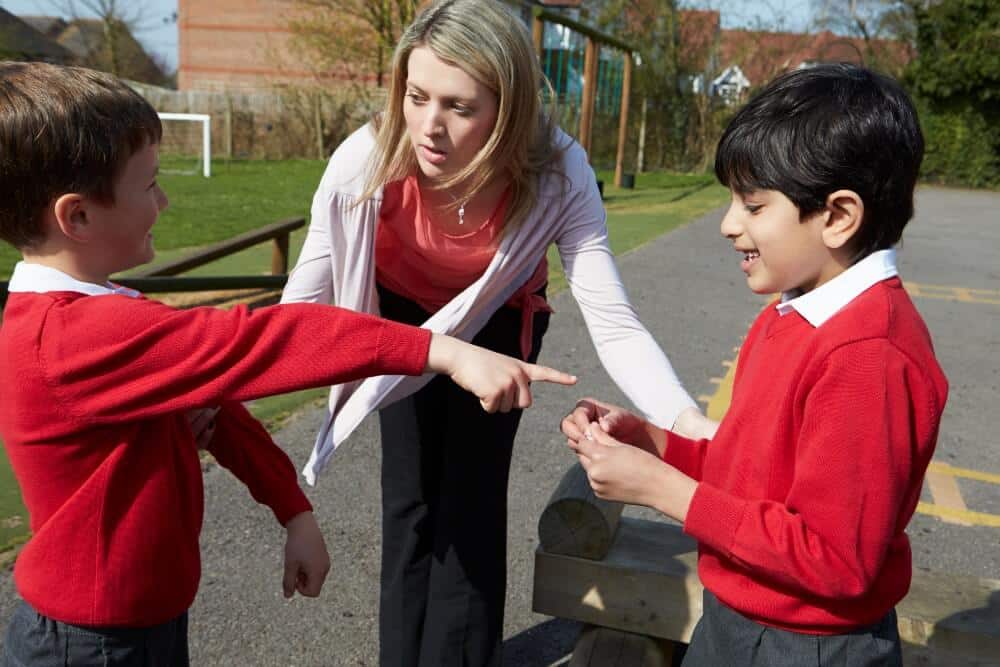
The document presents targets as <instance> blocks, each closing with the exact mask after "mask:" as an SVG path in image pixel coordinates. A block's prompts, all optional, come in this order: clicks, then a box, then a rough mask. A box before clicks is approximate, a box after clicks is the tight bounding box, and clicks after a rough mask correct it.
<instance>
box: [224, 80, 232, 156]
mask: <svg viewBox="0 0 1000 667" xmlns="http://www.w3.org/2000/svg"><path fill="white" fill-rule="evenodd" d="M225 120H226V137H225V140H226V159H227V160H232V159H233V96H232V95H228V94H227V95H226V112H225Z"/></svg>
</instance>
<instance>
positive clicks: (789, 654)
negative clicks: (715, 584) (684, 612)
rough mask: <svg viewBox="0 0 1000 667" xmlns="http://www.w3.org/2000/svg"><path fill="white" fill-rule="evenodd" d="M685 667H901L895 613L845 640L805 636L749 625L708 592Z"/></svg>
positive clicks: (848, 634) (851, 633) (846, 637)
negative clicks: (722, 666) (723, 666)
mask: <svg viewBox="0 0 1000 667" xmlns="http://www.w3.org/2000/svg"><path fill="white" fill-rule="evenodd" d="M703 607H704V609H703V611H702V616H701V620H700V621H699V622H698V625H696V626H695V628H694V634H693V635H692V636H691V644H690V645H689V646H688V649H687V653H685V654H684V662H683V663H682V666H683V667H719V666H721V665H725V666H726V667H744V666H745V667H751V666H753V667H813V666H816V667H819V666H822V667H834V666H836V667H875V666H876V665H878V666H879V667H881V666H883V665H884V666H887V667H888V666H890V665H891V666H892V667H901V665H902V664H903V658H902V654H901V648H900V644H899V631H898V629H897V628H896V610H895V609H894V610H892V611H890V612H889V613H888V614H886V615H885V617H884V618H883V619H882V620H881V621H879V622H878V623H876V624H875V625H871V626H868V627H865V628H859V629H858V630H854V631H853V632H849V633H846V634H842V635H827V636H822V635H807V634H803V633H799V632H789V631H787V630H779V629H777V628H770V627H767V626H764V625H761V624H759V623H755V622H754V621H751V620H750V619H749V618H746V617H745V616H743V615H742V614H740V613H738V612H736V611H735V610H733V609H730V608H729V607H727V606H726V605H724V604H722V603H721V602H719V600H718V598H716V597H715V595H713V594H712V593H711V592H710V591H709V590H708V589H705V595H704V603H703Z"/></svg>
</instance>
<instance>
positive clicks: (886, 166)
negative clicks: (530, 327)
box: [562, 65, 948, 667]
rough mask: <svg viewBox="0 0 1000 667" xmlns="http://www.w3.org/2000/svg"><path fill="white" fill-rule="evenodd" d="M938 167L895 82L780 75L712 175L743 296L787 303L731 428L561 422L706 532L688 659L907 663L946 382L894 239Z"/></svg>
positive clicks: (612, 466)
mask: <svg viewBox="0 0 1000 667" xmlns="http://www.w3.org/2000/svg"><path fill="white" fill-rule="evenodd" d="M922 155H923V139H922V136H921V134H920V129H919V126H918V123H917V117H916V113H915V111H914V109H913V106H912V104H911V103H910V101H909V99H908V98H907V96H906V94H905V93H904V92H903V91H902V89H901V88H900V87H899V85H898V84H896V83H895V82H894V81H892V80H891V79H888V78H887V77H884V76H881V75H878V74H875V73H873V72H870V71H868V70H865V69H862V68H858V67H854V66H851V65H824V66H818V67H815V68H812V69H807V70H800V71H796V72H793V73H790V74H787V75H784V76H782V77H780V78H778V79H777V80H775V81H774V82H773V83H771V84H770V85H768V86H767V87H766V88H765V89H764V90H763V91H762V92H761V93H760V94H759V95H758V96H756V97H755V98H754V99H752V100H751V101H750V102H749V103H748V104H747V105H746V106H745V107H744V108H743V109H741V110H740V111H739V112H738V113H737V114H736V116H735V117H734V118H733V120H732V121H731V122H730V124H729V126H728V127H727V128H726V131H725V133H724V134H723V136H722V139H721V141H720V143H719V149H718V153H717V155H716V163H715V168H716V174H717V176H718V178H719V180H720V181H721V182H722V183H723V185H726V186H728V187H729V188H730V190H731V191H732V198H733V201H732V205H731V206H730V208H729V211H728V212H727V213H726V215H725V217H724V219H723V221H722V234H723V235H724V236H725V237H726V238H728V239H729V240H731V241H732V242H733V245H734V247H735V249H736V251H737V252H739V253H741V254H742V255H743V259H742V262H741V268H742V269H743V271H744V272H745V273H746V275H747V284H748V285H749V286H750V289H751V290H753V291H754V292H757V293H760V294H769V293H775V292H780V293H782V295H783V296H782V299H781V302H780V303H779V304H778V305H777V306H772V307H768V308H767V309H765V311H764V312H763V313H762V314H761V315H760V316H759V317H758V318H757V320H756V322H755V323H754V324H753V326H752V327H751V329H750V332H749V334H748V335H747V338H746V341H745V343H744V345H743V348H742V350H741V353H740V360H739V365H738V367H737V370H736V376H735V384H734V387H733V396H732V403H731V405H730V408H729V411H728V412H727V413H726V416H725V418H724V419H723V420H722V422H721V424H720V425H719V428H718V431H717V432H716V434H715V436H714V437H713V438H712V439H711V440H701V441H692V440H688V439H686V438H683V437H680V436H678V435H676V434H674V433H671V432H669V431H662V430H659V429H656V428H655V427H654V426H652V425H650V424H648V423H647V422H645V421H644V420H642V419H641V418H640V417H637V416H635V415H633V414H632V413H630V412H628V411H625V410H623V409H621V408H616V407H614V406H609V405H606V404H603V403H600V402H598V401H594V400H593V399H590V400H585V401H581V403H580V404H579V405H578V407H577V408H576V409H575V410H574V411H573V413H571V414H570V415H568V416H567V417H566V419H564V420H563V425H562V428H563V432H564V433H565V434H566V436H567V437H568V438H569V444H570V446H571V447H572V448H573V449H574V450H575V451H576V452H577V454H578V457H579V459H580V461H581V463H582V464H583V466H584V467H585V468H586V469H587V473H588V476H589V478H590V483H591V486H592V487H593V488H594V491H595V492H596V493H597V495H598V496H601V497H604V498H610V499H615V500H620V501H623V502H629V503H635V504H641V505H647V506H650V507H653V508H655V509H658V510H660V511H661V512H663V513H664V514H667V515H668V516H671V517H673V518H675V519H677V520H679V521H681V522H683V524H684V530H685V532H687V533H688V534H690V535H692V536H694V537H695V538H696V539H697V540H698V545H699V549H698V551H699V556H698V573H699V575H700V577H701V580H702V583H703V584H704V585H705V594H704V613H703V616H702V618H701V621H700V622H699V623H698V625H697V627H696V628H695V631H694V634H693V636H692V638H691V644H690V646H689V648H688V651H687V654H686V656H685V659H684V664H685V665H689V666H690V665H727V666H735V665H767V666H769V667H770V666H775V665H834V664H836V665H874V664H879V665H882V664H895V665H898V664H900V663H901V655H900V643H899V635H898V631H897V628H896V616H895V611H894V607H895V605H896V603H897V602H899V600H900V599H902V598H903V596H904V595H905V594H906V592H907V590H908V588H909V585H910V576H911V554H910V545H909V540H908V538H907V536H906V533H905V532H904V531H905V528H906V524H907V523H908V522H909V520H910V517H911V516H912V515H913V512H914V509H915V508H916V505H917V501H918V500H919V496H920V489H921V485H922V482H923V476H924V472H925V470H926V468H927V465H928V463H929V462H930V459H931V455H932V454H933V451H934V445H935V442H936V440H937V432H938V425H939V423H940V418H941V413H942V410H943V409H944V404H945V399H946V396H947V390H948V388H947V382H946V380H945V377H944V375H943V373H942V372H941V368H940V367H939V365H938V363H937V361H936V359H935V357H934V350H933V348H932V346H931V339H930V336H929V334H928V332H927V328H926V326H925V325H924V322H923V320H922V319H921V317H920V315H919V313H917V310H916V308H914V306H913V304H912V302H911V301H910V299H909V298H908V296H907V294H906V292H905V291H904V290H903V286H902V283H901V282H900V279H899V277H898V275H897V272H896V265H895V252H896V251H895V250H894V249H893V246H894V245H895V244H896V243H897V242H898V241H899V239H900V235H901V233H902V230H903V227H904V226H905V224H906V223H907V221H908V220H909V219H910V217H911V216H912V214H913V188H914V184H915V182H916V178H917V173H918V170H919V167H920V161H921V158H922ZM622 442H625V443H628V444H630V445H633V446H631V447H628V446H621V445H622Z"/></svg>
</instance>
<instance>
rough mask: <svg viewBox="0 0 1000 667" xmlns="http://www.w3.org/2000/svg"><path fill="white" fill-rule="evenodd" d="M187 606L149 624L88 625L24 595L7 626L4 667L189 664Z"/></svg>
mask: <svg viewBox="0 0 1000 667" xmlns="http://www.w3.org/2000/svg"><path fill="white" fill-rule="evenodd" d="M188 664H189V661H188V635H187V612H184V613H183V614H181V615H180V616H178V617H177V618H175V619H173V620H172V621H168V622H166V623H163V624H162V625H155V626H152V627H149V628H84V627H80V626H76V625H69V624H68V623H61V622H60V621H54V620H52V619H51V618H48V617H47V616H42V615H41V614H39V613H38V612H37V611H35V610H34V609H33V608H32V607H31V606H30V605H29V604H28V603H27V602H24V601H23V600H22V601H21V602H19V603H18V605H17V607H16V609H15V610H14V615H13V616H12V617H11V619H10V625H8V626H7V636H6V637H4V644H3V651H2V653H0V666H2V667H67V666H73V667H78V666H80V667H90V666H91V665H99V666H100V667H188Z"/></svg>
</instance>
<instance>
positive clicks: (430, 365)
mask: <svg viewBox="0 0 1000 667" xmlns="http://www.w3.org/2000/svg"><path fill="white" fill-rule="evenodd" d="M427 370H429V371H432V372H434V373H441V374H442V375H447V376H449V377H450V378H451V379H452V380H453V381H454V382H455V384H457V385H458V386H460V387H462V388H463V389H465V390H467V391H469V392H471V393H473V394H475V395H476V396H478V397H479V402H480V403H481V404H482V406H483V409H484V410H486V412H509V411H510V410H511V409H513V408H527V407H530V406H531V383H532V382H534V381H542V382H554V383H556V384H564V385H572V384H576V376H573V375H569V374H568V373H563V372H562V371H557V370H555V369H553V368H549V367H548V366H539V365H537V364H529V363H527V362H524V361H521V360H519V359H514V358H513V357H508V356H506V355H503V354H498V353H496V352H491V351H490V350H487V349H484V348H481V347H478V346H476V345H472V344H471V343H466V342H464V341H461V340H459V339H457V338H452V337H451V336H444V335H441V334H434V335H433V336H432V337H431V344H430V349H429V351H428V353H427Z"/></svg>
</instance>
